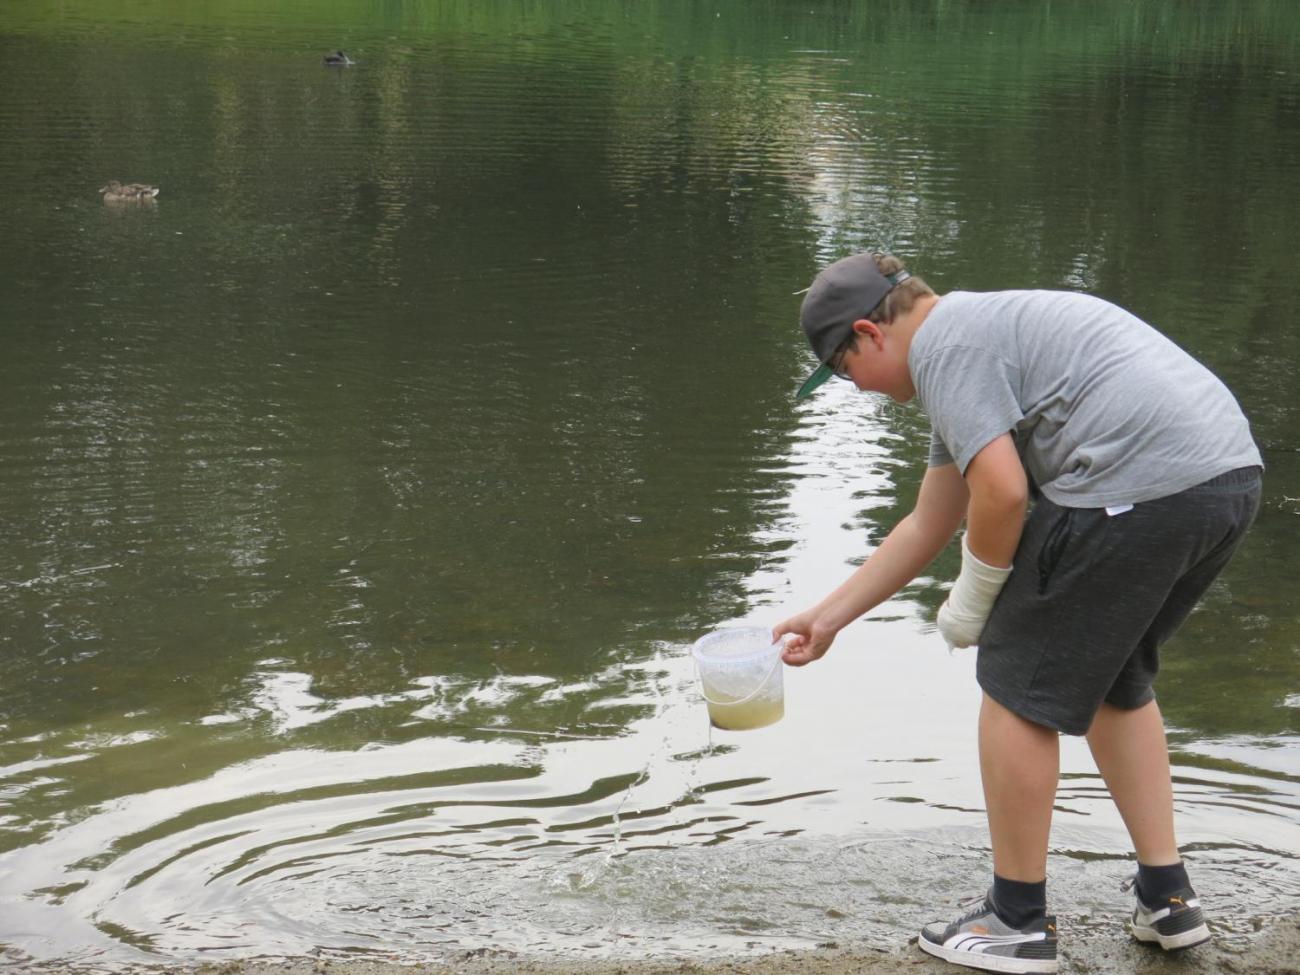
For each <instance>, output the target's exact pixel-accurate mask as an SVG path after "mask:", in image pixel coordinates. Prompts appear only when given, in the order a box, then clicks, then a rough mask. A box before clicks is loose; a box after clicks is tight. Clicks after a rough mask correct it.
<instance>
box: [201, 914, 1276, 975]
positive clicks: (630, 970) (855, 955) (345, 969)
mask: <svg viewBox="0 0 1300 975" xmlns="http://www.w3.org/2000/svg"><path fill="white" fill-rule="evenodd" d="M1066 939H1067V940H1066V941H1065V942H1064V944H1063V946H1062V953H1061V972H1062V973H1078V975H1083V973H1087V975H1103V973H1105V975H1115V973H1137V975H1159V973H1166V972H1167V973H1170V975H1174V973H1177V975H1222V973H1229V975H1300V914H1296V915H1292V916H1290V917H1288V918H1284V919H1281V920H1278V921H1275V922H1273V923H1271V924H1270V925H1268V926H1267V927H1265V928H1264V929H1263V930H1262V931H1260V932H1259V933H1257V934H1255V935H1252V936H1250V937H1240V936H1233V937H1230V938H1225V939H1220V940H1217V941H1216V942H1214V943H1212V944H1209V945H1203V946H1201V947H1199V948H1194V949H1191V950H1190V951H1186V952H1183V953H1181V954H1173V955H1165V954H1163V953H1162V952H1160V951H1158V950H1155V949H1150V948H1147V947H1146V946H1143V945H1139V944H1137V943H1136V942H1134V941H1131V940H1130V939H1128V938H1126V937H1124V936H1123V935H1122V933H1121V932H1120V931H1118V930H1117V931H1116V932H1115V936H1114V937H1102V936H1101V935H1098V934H1091V935H1085V936H1083V937H1081V938H1070V937H1069V935H1068V933H1067V934H1066ZM971 970H972V969H965V968H958V967H956V966H953V965H948V964H945V963H943V962H941V961H938V960H936V959H933V958H931V957H929V956H928V955H925V954H922V953H921V951H920V950H919V949H917V947H916V946H915V944H908V945H905V946H900V948H899V949H898V950H897V951H893V952H879V951H866V952H862V951H855V950H853V949H852V948H851V947H836V948H830V947H827V948H819V949H817V950H815V951H807V952H779V953H773V954H771V955H767V956H763V957H758V958H728V957H721V958H708V959H693V960H689V961H668V960H659V961H641V960H637V959H635V958H632V957H629V958H626V959H621V960H600V961H590V962H587V961H582V960H581V959H577V958H565V959H558V960H557V959H546V960H537V959H530V958H525V957H516V956H510V955H508V954H505V953H502V954H493V953H492V952H485V951H478V952H467V953H465V954H462V955H460V956H457V957H453V958H450V959H443V960H439V961H436V962H429V963H425V964H420V965H400V964H396V963H392V962H383V961H374V960H366V961H354V960H342V959H333V958H330V959H312V958H296V959H262V960H256V961H249V962H239V963H228V964H222V965H203V966H201V967H199V968H198V969H197V970H194V971H195V975H412V973H415V972H418V973H420V975H451V973H455V975H561V973H564V975H794V973H798V975H849V973H854V975H858V973H862V975H899V973H903V972H906V973H909V975H926V973H933V975H943V973H947V975H953V973H956V972H962V971H971Z"/></svg>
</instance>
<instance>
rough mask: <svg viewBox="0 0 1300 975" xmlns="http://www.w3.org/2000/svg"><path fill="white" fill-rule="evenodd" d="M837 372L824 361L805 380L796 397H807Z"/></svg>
mask: <svg viewBox="0 0 1300 975" xmlns="http://www.w3.org/2000/svg"><path fill="white" fill-rule="evenodd" d="M833 375H835V373H833V372H831V367H830V366H828V365H826V364H825V363H823V364H822V365H820V366H818V367H817V369H816V370H815V371H814V372H813V374H812V375H811V376H809V377H808V378H807V379H805V380H804V384H803V385H802V386H800V387H799V392H797V393H795V394H794V398H795V399H806V398H807V397H809V396H811V395H812V394H813V391H814V390H815V389H816V388H817V387H818V386H820V385H821V384H822V383H824V382H826V380H828V379H830V378H831V376H833Z"/></svg>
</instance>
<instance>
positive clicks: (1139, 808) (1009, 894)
mask: <svg viewBox="0 0 1300 975" xmlns="http://www.w3.org/2000/svg"><path fill="white" fill-rule="evenodd" d="M800 321H801V324H802V325H803V328H804V331H805V333H806V334H807V336H808V340H809V342H810V343H811V344H812V347H813V351H814V352H815V353H816V355H817V358H818V361H819V362H820V363H821V365H820V366H819V367H818V369H817V370H816V371H815V372H814V373H813V374H812V376H810V377H809V379H808V381H807V382H805V383H804V385H803V387H802V388H801V389H800V391H799V394H798V395H799V396H800V397H803V396H806V395H808V394H809V393H811V392H812V391H813V390H814V389H816V388H817V387H818V386H820V385H821V384H822V383H823V382H825V381H826V380H827V379H828V378H830V377H831V376H832V375H834V376H838V377H840V378H843V379H847V380H850V381H852V382H853V383H854V384H855V385H856V386H857V387H858V388H859V389H861V390H870V391H874V392H881V393H886V394H888V395H889V396H891V397H892V398H893V399H895V400H897V401H898V402H900V403H902V402H907V401H909V400H911V399H912V398H913V397H916V398H917V399H918V400H919V402H920V405H921V407H922V408H923V409H924V410H925V412H926V414H927V415H928V416H929V418H930V422H931V426H932V435H931V443H930V457H929V466H928V468H927V471H926V474H925V477H924V478H923V480H922V482H921V488H920V492H919V494H918V496H917V500H916V506H915V508H914V509H913V511H912V512H911V513H910V514H909V515H908V516H907V517H906V518H904V519H903V520H902V521H901V522H899V524H898V525H897V527H895V528H894V530H893V531H892V532H890V533H889V535H888V537H887V538H885V540H884V541H883V542H882V543H881V544H880V546H879V548H877V549H876V550H875V551H874V552H873V553H872V554H871V557H870V558H869V559H868V560H867V561H866V562H865V563H863V565H862V566H860V567H859V568H858V569H857V571H855V572H854V573H853V575H852V576H850V578H849V579H848V580H847V581H846V582H844V584H843V585H841V586H840V587H839V588H837V589H836V590H835V591H834V592H832V593H830V594H829V595H828V596H827V597H826V598H825V599H823V600H822V601H821V602H820V603H818V604H817V605H816V606H814V607H812V608H811V609H808V610H806V611H804V612H803V613H800V614H798V615H797V616H794V617H791V618H790V619H788V620H786V621H785V622H783V623H781V624H780V625H778V626H777V627H776V628H775V629H774V631H773V636H774V637H775V638H778V639H779V638H781V637H782V636H785V635H787V634H790V637H789V639H788V641H787V646H786V650H785V655H784V659H785V662H786V663H787V664H790V665H792V666H803V665H804V664H807V663H809V662H811V661H813V660H817V659H819V658H820V657H821V656H822V655H824V654H825V653H826V651H827V650H828V649H829V648H830V645H831V641H832V640H834V638H835V635H836V634H837V633H838V632H839V631H840V630H841V629H842V628H843V627H844V626H846V625H847V624H848V623H850V622H852V621H853V620H855V619H858V618H860V617H862V616H863V615H864V614H865V613H867V612H868V611H869V610H870V609H872V608H873V607H874V606H876V605H878V604H879V603H881V602H883V601H884V600H886V599H888V598H889V597H890V596H892V595H893V594H894V593H896V592H897V591H898V590H899V589H901V588H902V587H903V586H904V585H906V584H907V583H908V582H909V581H911V580H912V579H913V578H914V577H915V576H916V575H917V574H918V573H919V572H920V571H921V570H922V569H924V568H925V566H926V565H928V564H929V563H930V562H931V560H933V559H934V557H935V556H936V555H937V554H938V553H939V551H940V550H941V549H942V548H943V547H944V546H945V545H946V544H947V542H948V540H949V539H950V538H951V537H952V535H953V533H954V532H955V531H956V530H957V528H958V527H959V525H960V524H961V522H962V520H963V519H964V520H965V522H966V532H965V534H964V535H963V537H962V568H961V571H960V573H959V575H958V577H957V580H956V582H955V583H954V584H953V587H952V590H951V592H950V593H949V595H948V599H947V601H946V602H945V603H944V605H943V606H942V607H941V608H940V610H939V616H938V627H939V632H940V633H941V634H942V636H943V637H944V639H945V640H946V641H947V643H948V644H949V646H955V647H968V646H974V645H976V644H978V646H979V655H978V659H977V667H976V674H977V678H978V680H979V684H980V687H981V689H982V690H983V692H984V693H983V700H982V705H981V709H980V719H979V749H980V775H981V778H982V780H983V785H984V797H985V805H986V807H987V813H988V822H989V833H990V836H991V839H992V847H993V885H992V887H991V888H990V890H989V892H988V895H987V896H986V898H985V899H984V902H983V903H982V904H980V905H979V906H977V907H975V908H974V909H973V910H971V911H969V912H968V913H966V914H965V915H963V916H961V917H959V918H957V919H956V920H954V921H952V922H951V923H944V922H939V923H935V924H930V925H927V926H926V927H925V928H924V929H923V930H922V932H921V936H920V939H919V942H918V943H919V945H920V947H921V948H922V949H923V950H924V951H926V952H929V953H930V954H932V955H936V956H938V957H940V958H944V959H946V960H948V961H951V962H955V963H957V964H960V965H967V966H970V967H973V968H982V969H986V970H989V971H999V972H1055V971H1056V969H1057V964H1056V953H1057V940H1056V924H1055V919H1054V918H1052V917H1050V916H1048V914H1047V895H1046V878H1047V849H1048V833H1049V829H1050V825H1051V814H1052V803H1053V800H1054V798H1055V795H1056V783H1057V775H1058V765H1059V752H1058V746H1059V737H1058V736H1059V735H1060V734H1062V733H1064V734H1069V735H1086V736H1087V740H1088V745H1089V747H1090V749H1091V750H1092V754H1093V757H1094V758H1095V759H1096V762H1097V767H1098V769H1099V770H1100V771H1101V774H1102V776H1103V778H1104V779H1105V781H1106V786H1107V788H1108V790H1109V791H1110V794H1111V796H1112V798H1113V799H1114V801H1115V804H1116V806H1117V807H1118V808H1119V812H1120V815H1121V816H1122V818H1123V820H1124V824H1125V826H1126V827H1127V829H1128V832H1129V835H1130V837H1131V838H1132V841H1133V844H1134V848H1135V851H1136V854H1137V861H1138V873H1137V877H1136V888H1137V891H1136V892H1137V906H1136V909H1135V910H1134V914H1133V920H1132V932H1133V934H1134V935H1135V936H1136V937H1137V938H1139V939H1140V940H1142V941H1149V942H1153V943H1156V944H1159V945H1160V947H1161V948H1163V949H1165V950H1174V949H1178V948H1186V947H1191V946H1192V945H1195V944H1200V943H1202V942H1204V941H1206V940H1208V938H1209V931H1208V929H1207V928H1206V925H1205V921H1204V918H1203V916H1202V912H1201V909H1200V906H1199V902H1198V901H1197V899H1196V895H1195V893H1194V892H1193V890H1192V887H1191V883H1190V881H1189V880H1188V877H1187V872H1186V870H1185V868H1184V866H1183V864H1182V862H1181V859H1180V856H1179V852H1178V845H1177V842H1176V841H1175V838H1174V825H1173V789H1172V784H1171V781H1170V773H1169V756H1168V752H1167V750H1166V744H1165V733H1164V725H1163V722H1162V720H1161V717H1160V710H1159V708H1158V706H1157V705H1156V701H1155V696H1154V694H1153V692H1152V689H1151V685H1152V682H1153V680H1154V678H1155V676H1156V670H1157V667H1158V664H1159V660H1158V652H1157V651H1158V648H1159V646H1160V644H1162V643H1163V642H1164V641H1165V640H1167V639H1168V638H1169V637H1170V636H1171V635H1172V634H1173V632H1174V631H1175V630H1176V629H1177V628H1178V626H1179V624H1180V623H1182V621H1183V620H1184V619H1186V617H1187V616H1188V614H1189V613H1190V612H1191V610H1192V608H1193V606H1194V605H1195V604H1196V602H1197V600H1198V599H1199V598H1200V597H1201V595H1202V594H1203V593H1204V592H1205V590H1206V589H1207V588H1208V587H1209V585H1210V583H1211V582H1212V581H1213V580H1214V578H1215V576H1216V575H1218V573H1219V571H1220V570H1221V569H1222V568H1223V566H1224V565H1225V564H1226V563H1227V562H1228V560H1229V558H1230V557H1231V556H1232V553H1233V552H1234V551H1235V550H1236V548H1237V546H1238V544H1239V543H1240V541H1241V538H1242V536H1243V535H1244V534H1245V531H1246V529H1247V528H1248V527H1249V525H1250V523H1251V521H1252V520H1253V519H1254V516H1255V513H1256V511H1257V510H1258V507H1259V498H1260V481H1261V474H1262V466H1263V462H1262V460H1261V458H1260V454H1259V451H1258V449H1257V448H1256V446H1255V443H1254V441H1253V440H1252V438H1251V435H1250V428H1249V425H1248V424H1247V422H1246V418H1245V417H1244V416H1243V415H1242V412H1241V410H1240V408H1239V407H1238V405H1237V403H1236V401H1235V400H1234V399H1233V397H1232V394H1231V393H1229V392H1228V390H1227V388H1226V387H1225V386H1224V385H1223V384H1222V383H1221V382H1220V381H1219V380H1218V379H1217V378H1215V376H1214V375H1213V374H1211V373H1210V372H1209V371H1208V370H1207V369H1205V368H1204V367H1203V366H1201V365H1200V364H1199V363H1197V362H1196V361H1195V360H1194V359H1192V358H1191V356H1189V355H1188V354H1187V353H1185V352H1184V351H1183V350H1181V349H1180V348H1178V346H1176V345H1174V343H1173V342H1171V341H1169V340H1168V339H1166V338H1165V337H1164V336H1162V335H1161V334H1160V333H1158V332H1157V331H1155V330H1154V329H1153V328H1151V327H1150V326H1148V325H1146V324H1145V323H1143V322H1142V321H1140V320H1139V319H1137V318H1136V317H1134V316H1133V315H1130V314H1129V313H1128V312H1125V311H1123V310H1122V309H1120V308H1118V307H1116V306H1114V305H1111V304H1109V303H1107V302H1105V301H1102V300H1100V299H1098V298H1093V297H1090V296H1087V295H1082V294H1074V293H1068V292H1053V291H1005V292H992V293H987V294H977V293H969V292H953V293H950V294H947V295H944V296H942V297H940V296H937V295H935V293H934V292H933V291H932V290H931V289H930V288H929V287H928V286H927V285H926V284H925V282H923V281H921V280H920V279H919V278H916V277H913V276H911V275H910V274H908V272H907V271H906V270H904V268H903V265H902V263H901V262H899V261H898V259H897V258H894V257H890V256H882V255H878V254H875V255H873V254H859V255H856V256H854V257H848V258H845V259H844V260H841V261H838V262H836V263H835V264H832V265H831V266H830V267H828V268H826V269H825V270H823V271H822V272H821V273H820V274H819V275H818V276H817V278H816V279H815V280H814V281H813V284H812V287H811V288H809V290H808V294H807V296H806V297H805V299H804V302H803V307H802V310H801V313H800ZM1031 501H1032V504H1031Z"/></svg>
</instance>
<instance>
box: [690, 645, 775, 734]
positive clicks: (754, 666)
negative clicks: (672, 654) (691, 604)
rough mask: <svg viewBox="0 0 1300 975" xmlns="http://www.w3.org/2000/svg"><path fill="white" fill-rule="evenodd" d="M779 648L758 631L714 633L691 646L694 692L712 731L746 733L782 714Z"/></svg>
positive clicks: (768, 723) (773, 720)
mask: <svg viewBox="0 0 1300 975" xmlns="http://www.w3.org/2000/svg"><path fill="white" fill-rule="evenodd" d="M781 650H782V644H781V643H780V642H779V641H778V642H777V643H773V642H772V634H771V631H769V630H765V629H763V628H762V627H758V626H738V627H729V628H726V629H721V630H715V631H714V632H712V633H710V634H708V635H707V636H702V637H700V639H698V640H696V641H695V645H694V646H693V647H691V656H692V657H694V658H695V669H696V671H697V672H698V673H699V677H700V692H701V693H702V694H703V695H704V700H705V702H706V703H707V704H708V706H709V720H710V721H712V722H713V726H714V727H715V728H722V729H724V730H726V731H747V730H749V729H750V728H763V727H766V726H767V725H770V724H774V723H775V722H777V721H780V720H781V717H782V716H783V715H784V714H785V686H784V683H783V672H784V670H785V668H784V667H782V666H781Z"/></svg>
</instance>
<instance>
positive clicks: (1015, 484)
mask: <svg viewBox="0 0 1300 975" xmlns="http://www.w3.org/2000/svg"><path fill="white" fill-rule="evenodd" d="M966 484H967V486H968V487H969V488H970V508H969V509H968V511H967V513H966V541H967V544H968V545H969V547H970V550H971V554H972V555H974V556H975V557H976V558H978V559H979V560H980V561H981V562H985V563H987V564H988V565H995V566H999V567H1001V568H1007V567H1009V566H1010V565H1011V559H1012V558H1013V557H1014V556H1015V554H1016V546H1017V545H1019V544H1020V533H1021V531H1023V530H1024V527H1025V508H1026V506H1027V505H1028V504H1029V480H1028V479H1027V478H1026V477H1025V469H1024V467H1023V466H1022V465H1021V463H1020V455H1019V454H1018V453H1017V452H1016V444H1015V441H1014V440H1012V439H1011V434H1009V433H1004V434H1002V436H1000V437H998V438H997V439H996V440H993V441H992V442H990V443H989V444H988V445H987V446H986V447H985V448H984V449H983V450H981V451H980V452H979V453H978V454H976V455H975V456H974V457H973V458H971V462H970V463H969V464H967V465H966Z"/></svg>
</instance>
